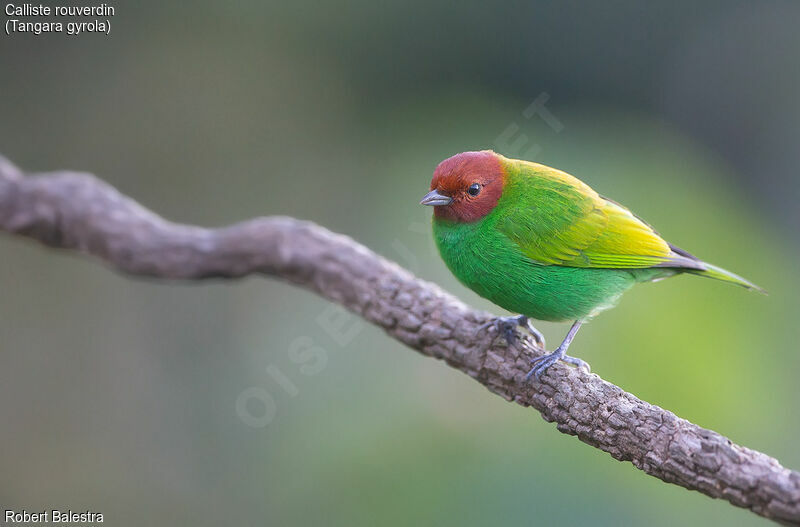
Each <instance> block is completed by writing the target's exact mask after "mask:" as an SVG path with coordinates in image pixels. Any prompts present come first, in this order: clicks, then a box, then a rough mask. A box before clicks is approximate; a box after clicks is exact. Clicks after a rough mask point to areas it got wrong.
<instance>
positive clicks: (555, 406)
mask: <svg viewBox="0 0 800 527" xmlns="http://www.w3.org/2000/svg"><path fill="white" fill-rule="evenodd" d="M0 230H3V231H6V232H9V233H14V234H18V235H22V236H27V237H30V238H33V239H36V240H38V241H40V242H42V243H44V244H47V245H49V246H52V247H59V248H64V249H74V250H78V251H81V252H84V253H87V254H91V255H93V256H95V257H97V258H99V259H101V260H104V261H105V262H107V263H108V264H109V265H110V266H111V267H113V268H115V269H117V270H119V271H121V272H124V273H128V274H131V275H138V276H149V277H156V278H164V279H181V280H201V279H204V278H212V277H215V278H237V277H242V276H245V275H249V274H262V275H266V276H270V277H276V278H280V279H284V280H287V281H289V282H292V283H294V284H297V285H299V286H302V287H305V288H307V289H310V290H312V291H314V292H316V293H318V294H319V295H321V296H323V297H325V298H327V299H328V300H330V301H332V302H336V303H338V304H341V305H342V306H344V307H346V308H347V309H349V310H351V311H353V312H354V313H357V314H358V315H360V316H362V317H363V318H364V319H366V320H368V321H369V322H372V323H373V324H375V325H377V326H380V327H381V328H383V329H384V330H385V331H386V333H387V334H388V335H389V336H391V337H392V338H395V339H397V340H399V341H401V342H403V343H404V344H406V345H407V346H409V347H410V348H413V349H415V350H417V351H419V352H420V353H422V354H424V355H428V356H430V357H434V358H437V359H441V360H444V361H445V362H447V364H449V365H450V366H452V367H453V368H456V369H458V370H460V371H462V372H464V373H466V374H467V375H469V376H470V377H472V378H473V379H475V380H476V381H478V382H479V383H481V384H483V385H484V386H486V387H487V388H488V389H489V390H490V391H491V392H493V393H496V394H497V395H500V396H501V397H503V398H504V399H506V400H508V401H515V402H517V403H519V404H521V405H523V406H531V407H533V408H535V409H536V410H538V411H539V412H541V414H542V416H543V417H544V418H545V419H546V420H547V421H550V422H555V423H556V425H557V428H558V430H559V431H561V432H563V433H565V434H570V435H575V436H577V437H578V438H579V439H580V440H581V441H583V442H584V443H587V444H589V445H592V446H594V447H596V448H599V449H601V450H603V451H605V452H608V453H609V454H611V455H612V456H613V457H614V458H615V459H618V460H620V461H630V462H631V463H633V465H634V466H636V467H637V468H639V469H641V470H643V471H644V472H646V473H647V474H650V475H651V476H654V477H656V478H658V479H660V480H662V481H665V482H667V483H674V484H677V485H681V486H683V487H685V488H687V489H690V490H696V491H698V492H702V493H703V494H706V495H707V496H711V497H712V498H722V499H724V500H727V501H729V502H730V503H732V504H733V505H736V506H739V507H745V508H748V509H750V510H751V511H753V512H754V513H756V514H759V515H761V516H764V517H766V518H770V519H773V520H776V521H778V522H781V523H785V524H791V525H800V473H798V472H795V471H792V470H789V469H786V468H784V467H783V466H781V464H780V463H779V462H778V461H777V460H775V459H773V458H771V457H769V456H767V455H766V454H762V453H760V452H757V451H754V450H750V449H748V448H745V447H741V446H738V445H736V444H733V443H732V442H731V441H730V440H729V439H727V438H725V437H723V436H722V435H720V434H718V433H716V432H713V431H711V430H706V429H703V428H701V427H699V426H697V425H694V424H692V423H690V422H688V421H686V420H685V419H681V418H679V417H676V416H675V415H674V414H673V413H671V412H668V411H666V410H664V409H662V408H659V407H658V406H654V405H651V404H649V403H647V402H644V401H641V400H639V399H637V398H636V397H634V396H633V395H631V394H629V393H627V392H625V391H624V390H622V389H621V388H619V387H617V386H615V385H613V384H611V383H608V382H606V381H604V380H603V379H601V378H600V377H598V376H597V375H595V374H588V373H585V372H583V371H580V370H577V369H574V368H570V367H568V366H565V365H563V364H558V365H556V366H554V367H553V368H551V369H550V370H549V371H548V373H547V374H546V375H545V376H544V377H543V379H542V382H541V383H526V382H524V381H523V378H524V376H525V374H526V373H527V371H528V369H529V359H530V358H531V356H532V355H533V354H540V353H542V352H541V350H537V349H535V348H534V343H533V342H532V341H531V340H530V339H527V338H523V339H522V340H521V341H520V342H519V343H518V344H517V345H515V346H507V345H505V343H504V342H502V341H503V339H493V338H492V336H490V335H486V336H483V337H480V338H479V337H476V330H477V328H478V327H479V326H480V325H481V324H482V323H484V322H486V321H487V320H489V319H490V318H491V317H490V315H489V314H487V313H484V312H479V311H475V310H473V309H471V308H469V307H467V306H466V305H464V304H463V303H461V302H460V301H458V300H457V299H456V298H454V297H453V296H451V295H449V294H448V293H445V292H444V291H442V290H441V289H440V288H439V287H437V286H436V285H434V284H431V283H428V282H424V281H422V280H419V279H417V278H415V277H414V276H413V275H412V274H411V273H409V272H408V271H406V270H404V269H402V268H401V267H399V266H398V265H396V264H394V263H392V262H390V261H387V260H386V259H384V258H382V257H380V256H378V255H377V254H375V253H373V252H372V251H370V250H369V249H367V248H365V247H364V246H362V245H360V244H358V243H356V242H355V241H353V240H352V239H350V238H348V237H346V236H342V235H339V234H334V233H332V232H330V231H328V230H326V229H324V228H322V227H319V226H317V225H314V224H313V223H309V222H305V221H299V220H296V219H292V218H287V217H268V218H258V219H253V220H250V221H246V222H243V223H238V224H236V225H232V226H230V227H225V228H220V229H206V228H201V227H194V226H189V225H179V224H176V223H172V222H169V221H167V220H165V219H163V218H161V217H160V216H158V215H156V214H154V213H153V212H150V211H148V210H147V209H145V208H143V207H142V206H140V205H139V204H138V203H136V202H135V201H133V200H131V199H129V198H127V197H125V196H123V195H122V194H120V193H119V192H117V191H116V190H115V189H114V188H112V187H111V186H109V185H108V184H106V183H104V182H102V181H100V180H99V179H97V178H95V177H94V176H92V175H89V174H84V173H76V172H65V171H64V172H53V173H48V174H41V175H30V176H28V175H25V174H23V173H22V172H21V171H20V170H19V169H17V168H16V167H15V166H14V165H12V164H11V163H10V162H8V161H7V160H5V159H3V158H2V157H0ZM492 341H493V342H492Z"/></svg>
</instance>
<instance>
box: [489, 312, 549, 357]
mask: <svg viewBox="0 0 800 527" xmlns="http://www.w3.org/2000/svg"><path fill="white" fill-rule="evenodd" d="M517 326H521V327H524V328H525V329H527V330H528V332H529V333H530V334H531V335H532V336H533V339H534V340H535V341H536V343H537V344H538V345H539V346H540V347H541V348H542V349H544V347H545V343H544V335H542V332H541V331H539V330H538V329H536V328H535V327H533V324H531V321H530V319H529V318H528V317H526V316H525V315H517V316H515V317H497V318H495V319H494V320H490V321H489V322H487V323H486V324H483V325H482V326H481V327H479V328H478V331H476V332H475V335H476V336H477V335H480V334H481V332H483V331H485V330H486V329H488V328H491V327H493V328H495V330H496V331H497V334H498V335H503V336H504V337H505V339H506V342H508V343H509V344H514V342H516V339H517V334H516V331H515V330H516V329H517Z"/></svg>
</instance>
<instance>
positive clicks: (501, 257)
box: [431, 152, 756, 321]
mask: <svg viewBox="0 0 800 527" xmlns="http://www.w3.org/2000/svg"><path fill="white" fill-rule="evenodd" d="M467 155H470V156H473V157H470V158H464V159H461V160H459V159H458V157H459V156H467ZM478 155H482V156H494V157H491V158H486V157H483V158H478V157H477V156H478ZM459 156H455V157H454V158H451V159H450V160H447V161H445V162H443V163H442V165H440V168H438V169H437V173H438V175H436V174H435V175H434V182H433V183H432V185H431V188H432V189H437V188H438V189H439V190H440V191H441V192H443V193H445V194H446V195H447V196H450V195H452V196H453V204H452V205H450V206H451V207H462V208H464V210H465V211H467V212H464V213H463V214H464V215H467V214H469V213H470V212H469V211H471V210H472V209H471V208H470V207H472V208H479V207H480V206H481V202H480V201H478V200H479V199H480V198H482V197H483V196H481V195H476V196H475V197H474V198H473V197H472V196H468V195H467V194H464V195H463V196H461V194H458V191H457V190H454V189H456V188H457V186H458V185H461V184H463V185H469V184H470V182H471V181H473V180H474V181H477V182H479V183H480V185H481V186H482V187H486V189H485V192H484V193H487V194H488V192H489V190H490V189H491V188H492V187H491V185H493V184H494V180H495V179H497V178H501V182H500V183H498V184H500V185H502V192H501V193H499V194H498V195H499V198H496V199H497V201H496V204H494V205H493V206H492V207H488V209H487V211H486V212H485V214H484V215H483V216H481V217H480V218H477V219H474V220H472V221H459V219H458V218H457V217H455V218H454V217H451V216H452V214H455V212H454V213H452V214H451V216H448V214H442V215H435V216H434V219H433V232H434V236H435V240H436V245H437V247H438V249H439V252H440V253H441V256H442V258H443V259H444V261H445V263H446V264H447V266H448V267H449V269H450V270H451V271H452V272H453V274H454V275H455V276H456V277H457V278H458V279H459V280H460V281H461V282H462V283H463V284H464V285H466V286H467V287H469V288H470V289H472V290H474V291H475V292H476V293H478V294H479V295H481V296H483V297H485V298H487V299H489V300H491V301H492V302H494V303H495V304H497V305H499V306H501V307H503V308H505V309H507V310H509V311H511V312H514V313H521V314H523V315H526V316H529V317H532V318H535V319H539V320H551V321H564V320H583V319H587V318H589V317H592V316H594V315H596V314H597V313H598V312H600V311H602V310H603V309H606V308H609V307H612V306H613V305H614V304H615V302H616V301H617V300H618V298H619V297H620V295H621V294H622V293H624V292H625V291H626V290H627V289H629V288H630V287H631V286H633V285H634V284H636V283H637V282H644V281H650V280H655V279H660V278H665V277H668V276H672V275H675V274H678V273H681V272H691V273H693V274H699V275H705V276H709V277H711V278H717V279H720V280H725V281H729V282H734V283H737V284H740V285H744V286H745V287H748V288H756V286H754V285H753V284H751V283H749V282H747V281H746V280H744V279H742V278H741V277H738V276H736V275H734V274H732V273H729V272H728V271H725V270H722V269H720V268H717V267H714V266H711V265H709V264H705V263H704V262H701V261H700V260H698V259H696V258H694V257H693V256H691V255H690V254H688V253H686V252H684V251H681V250H679V249H676V248H675V247H673V246H671V245H669V244H668V243H667V242H665V241H664V240H663V239H662V238H661V237H660V236H658V234H657V233H656V232H655V231H653V229H652V228H651V227H650V226H649V225H647V224H646V223H644V222H643V221H641V220H640V219H638V218H637V217H635V216H634V215H633V214H631V213H630V212H629V211H628V210H627V209H625V208H624V207H622V206H620V205H618V204H616V203H614V202H612V201H610V200H607V199H605V198H603V197H601V196H599V195H598V194H597V193H596V192H594V191H593V190H592V189H591V188H590V187H588V186H587V185H585V184H584V183H582V182H581V181H579V180H577V179H576V178H574V177H572V176H570V175H568V174H565V173H563V172H560V171H558V170H555V169H552V168H549V167H545V166H542V165H537V164H534V163H528V162H525V161H517V160H511V159H506V158H504V157H502V156H499V155H497V154H494V153H493V152H480V153H465V154H459ZM473 158H474V159H473ZM475 159H477V161H476V160H475ZM493 159H494V160H496V161H492V160H493ZM453 160H455V161H453ZM447 163H449V165H447ZM491 163H495V164H496V165H497V166H498V167H499V174H495V175H494V176H491V177H489V176H486V174H482V173H481V172H482V171H484V172H485V171H487V168H486V167H491V166H493V165H492V164H491ZM493 178H494V179H493ZM473 184H474V183H473ZM486 199H489V198H488V197H487V198H486ZM459 200H460V201H459ZM470 200H472V201H470ZM443 208H444V207H443ZM456 211H457V209H456ZM470 219H471V216H470Z"/></svg>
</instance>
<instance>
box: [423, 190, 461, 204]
mask: <svg viewBox="0 0 800 527" xmlns="http://www.w3.org/2000/svg"><path fill="white" fill-rule="evenodd" d="M452 202H453V198H451V197H450V196H445V195H444V194H439V193H438V192H437V191H435V190H431V191H430V192H428V193H427V194H425V197H424V198H422V201H420V202H419V204H420V205H431V206H433V207H436V206H438V205H450V204H451V203H452Z"/></svg>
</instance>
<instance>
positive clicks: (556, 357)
mask: <svg viewBox="0 0 800 527" xmlns="http://www.w3.org/2000/svg"><path fill="white" fill-rule="evenodd" d="M582 323H583V321H581V320H576V321H575V323H574V324H572V327H571V328H569V331H568V332H567V336H566V337H564V341H563V342H562V343H561V345H560V346H558V348H556V350H555V351H554V352H553V353H548V354H547V355H542V356H541V357H536V358H535V359H533V360H532V361H531V364H533V368H532V369H531V371H529V372H528V374H527V375H526V376H525V380H526V381H527V380H529V379H530V378H531V377H532V376H535V377H536V380H537V381H539V380H541V378H542V375H544V373H545V372H546V371H547V370H548V368H550V366H552V365H553V364H555V363H556V362H558V361H560V360H563V361H564V362H566V363H568V364H572V365H574V366H577V367H578V368H583V369H585V370H586V371H590V368H589V364H587V363H586V362H584V361H582V360H581V359H578V358H576V357H570V356H569V355H567V348H569V345H570V343H571V342H572V339H574V338H575V334H576V333H577V332H578V330H579V329H580V327H581V324H582Z"/></svg>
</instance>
